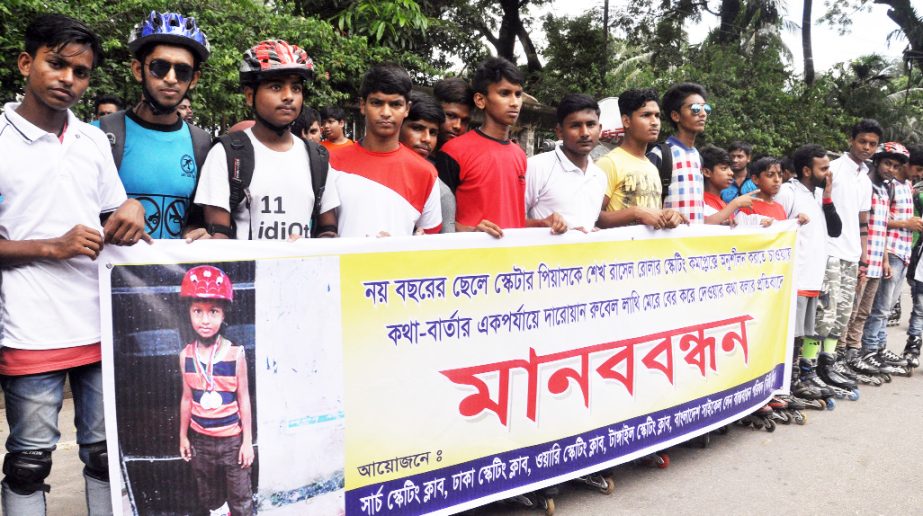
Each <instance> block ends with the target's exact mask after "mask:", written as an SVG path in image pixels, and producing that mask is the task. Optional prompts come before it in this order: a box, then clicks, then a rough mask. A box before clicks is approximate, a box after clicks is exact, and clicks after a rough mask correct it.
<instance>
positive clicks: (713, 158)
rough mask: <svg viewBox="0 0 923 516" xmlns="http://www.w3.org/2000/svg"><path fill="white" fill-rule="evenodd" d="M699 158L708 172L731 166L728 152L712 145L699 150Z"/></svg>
mask: <svg viewBox="0 0 923 516" xmlns="http://www.w3.org/2000/svg"><path fill="white" fill-rule="evenodd" d="M619 98H621V97H619ZM699 156H701V157H702V168H707V169H709V170H714V168H715V167H717V166H718V165H728V166H730V165H731V156H730V155H729V154H728V152H727V151H726V150H724V149H722V148H721V147H716V146H714V145H706V146H704V147H702V148H701V149H699Z"/></svg>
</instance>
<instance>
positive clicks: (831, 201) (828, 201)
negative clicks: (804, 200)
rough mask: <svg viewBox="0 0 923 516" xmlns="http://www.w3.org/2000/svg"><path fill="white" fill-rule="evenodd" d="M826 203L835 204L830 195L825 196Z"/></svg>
mask: <svg viewBox="0 0 923 516" xmlns="http://www.w3.org/2000/svg"><path fill="white" fill-rule="evenodd" d="M824 204H833V199H832V198H830V197H825V198H824Z"/></svg>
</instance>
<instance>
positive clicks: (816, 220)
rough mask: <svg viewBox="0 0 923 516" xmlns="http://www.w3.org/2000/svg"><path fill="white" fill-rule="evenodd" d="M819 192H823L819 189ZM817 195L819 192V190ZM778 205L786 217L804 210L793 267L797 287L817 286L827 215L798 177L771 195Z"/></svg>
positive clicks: (824, 265)
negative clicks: (803, 219)
mask: <svg viewBox="0 0 923 516" xmlns="http://www.w3.org/2000/svg"><path fill="white" fill-rule="evenodd" d="M821 192H823V191H822V190H821ZM821 195H823V194H822V193H821ZM773 200H774V201H776V202H777V203H779V204H781V205H782V208H783V209H785V214H786V216H787V217H788V218H789V219H794V218H797V217H798V214H799V213H804V214H805V215H807V216H808V218H809V219H810V222H808V223H807V224H805V225H803V226H801V227H799V228H798V253H797V255H796V256H795V269H796V270H797V271H798V284H797V285H796V287H797V288H798V290H821V288H823V285H824V271H825V270H826V268H827V251H826V242H827V239H826V238H827V219H826V218H825V217H824V210H823V208H821V205H820V201H818V200H817V198H816V197H815V194H814V192H811V191H810V190H808V188H807V187H806V186H804V184H802V182H801V181H799V180H797V179H792V180H790V181H788V182H787V183H784V184H783V185H782V188H780V189H779V193H778V194H776V196H775V197H774V198H773Z"/></svg>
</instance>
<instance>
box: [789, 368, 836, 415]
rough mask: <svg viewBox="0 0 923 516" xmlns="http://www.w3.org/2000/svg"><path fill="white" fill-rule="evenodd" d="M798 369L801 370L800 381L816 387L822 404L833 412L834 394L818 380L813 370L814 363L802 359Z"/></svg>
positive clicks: (834, 405)
mask: <svg viewBox="0 0 923 516" xmlns="http://www.w3.org/2000/svg"><path fill="white" fill-rule="evenodd" d="M798 367H799V368H801V381H802V382H804V383H808V384H811V385H814V386H816V387H817V388H818V389H820V392H821V395H822V396H823V399H824V402H826V404H827V410H833V409H835V408H836V402H835V401H833V397H834V396H835V394H836V393H835V392H834V390H833V389H831V388H830V386H828V385H827V384H826V383H824V381H823V380H822V379H820V378H818V376H817V373H816V372H815V370H814V368H815V365H814V361H813V360H808V359H806V358H802V359H801V360H799V361H798Z"/></svg>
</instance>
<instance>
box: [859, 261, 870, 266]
mask: <svg viewBox="0 0 923 516" xmlns="http://www.w3.org/2000/svg"><path fill="white" fill-rule="evenodd" d="M868 266H869V264H868V262H863V261H862V260H859V267H868Z"/></svg>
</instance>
